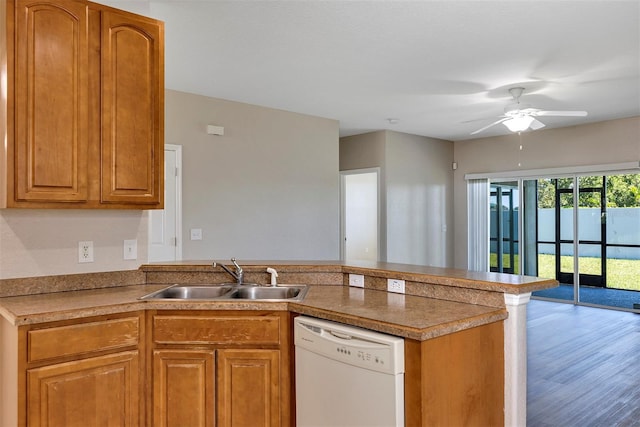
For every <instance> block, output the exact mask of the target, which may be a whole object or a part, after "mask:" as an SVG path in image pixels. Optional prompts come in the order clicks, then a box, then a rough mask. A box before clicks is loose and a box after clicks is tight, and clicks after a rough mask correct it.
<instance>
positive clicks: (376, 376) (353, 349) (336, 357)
mask: <svg viewBox="0 0 640 427" xmlns="http://www.w3.org/2000/svg"><path fill="white" fill-rule="evenodd" d="M294 337H295V339H294V342H295V361H296V421H297V427H319V426H325V427H354V426H358V427H364V426H367V427H373V426H376V427H401V426H404V339H402V338H398V337H394V336H391V335H385V334H380V333H377V332H372V331H368V330H366V329H360V328H355V327H352V326H346V325H342V324H339V323H334V322H329V321H326V320H319V319H315V318H311V317H303V316H299V317H296V318H295V320H294Z"/></svg>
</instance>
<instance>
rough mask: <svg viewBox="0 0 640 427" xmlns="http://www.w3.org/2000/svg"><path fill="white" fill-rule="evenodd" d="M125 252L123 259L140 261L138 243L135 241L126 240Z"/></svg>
mask: <svg viewBox="0 0 640 427" xmlns="http://www.w3.org/2000/svg"><path fill="white" fill-rule="evenodd" d="M123 250H124V252H123V255H122V258H123V259H138V241H137V240H135V239H133V240H125V241H124V248H123Z"/></svg>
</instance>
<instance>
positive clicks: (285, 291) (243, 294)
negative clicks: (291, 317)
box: [139, 283, 307, 301]
mask: <svg viewBox="0 0 640 427" xmlns="http://www.w3.org/2000/svg"><path fill="white" fill-rule="evenodd" d="M306 293H307V285H278V286H257V285H249V284H246V285H240V286H239V285H236V284H229V283H225V284H222V285H207V284H198V285H172V286H169V287H167V288H164V289H160V290H159V291H155V292H152V293H150V294H147V295H144V296H142V297H140V298H139V299H141V300H158V299H170V300H232V299H245V300H251V301H300V300H302V299H303V298H304V296H305V295H306Z"/></svg>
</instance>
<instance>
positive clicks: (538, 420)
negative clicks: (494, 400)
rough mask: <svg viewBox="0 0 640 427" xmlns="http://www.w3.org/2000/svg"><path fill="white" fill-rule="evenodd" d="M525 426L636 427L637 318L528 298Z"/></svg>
mask: <svg viewBox="0 0 640 427" xmlns="http://www.w3.org/2000/svg"><path fill="white" fill-rule="evenodd" d="M527 333H528V342H527V353H528V375H527V382H528V393H527V426H528V427H571V426H576V427H578V426H579V427H587V426H593V427H610V426H640V314H634V313H629V312H621V311H614V310H605V309H600V308H591V307H581V306H574V305H571V304H562V303H554V302H547V301H538V300H532V301H531V302H530V303H529V306H528V322H527Z"/></svg>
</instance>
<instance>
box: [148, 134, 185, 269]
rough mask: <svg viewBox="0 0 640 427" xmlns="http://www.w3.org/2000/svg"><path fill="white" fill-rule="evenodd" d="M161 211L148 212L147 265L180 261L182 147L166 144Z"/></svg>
mask: <svg viewBox="0 0 640 427" xmlns="http://www.w3.org/2000/svg"><path fill="white" fill-rule="evenodd" d="M164 163H165V164H164V179H165V181H164V209H162V210H159V209H156V210H151V211H149V262H155V261H177V260H180V259H182V146H180V145H172V144H167V145H165V149H164Z"/></svg>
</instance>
